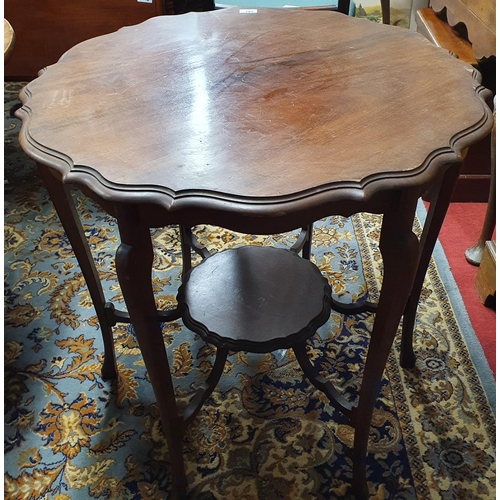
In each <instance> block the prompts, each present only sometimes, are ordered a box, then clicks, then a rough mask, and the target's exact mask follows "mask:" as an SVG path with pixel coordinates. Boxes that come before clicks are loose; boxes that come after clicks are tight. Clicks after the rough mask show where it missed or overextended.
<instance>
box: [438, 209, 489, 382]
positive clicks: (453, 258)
mask: <svg viewBox="0 0 500 500" xmlns="http://www.w3.org/2000/svg"><path fill="white" fill-rule="evenodd" d="M485 213H486V203H452V204H451V205H450V208H449V210H448V213H447V214H446V219H445V221H444V224H443V227H442V229H441V233H440V234H439V241H440V242H441V245H442V247H443V250H444V253H445V255H446V258H447V259H448V262H449V264H450V268H451V272H452V274H453V277H454V278H455V281H456V283H457V285H458V288H459V290H460V293H461V295H462V298H463V301H464V303H465V308H466V310H467V313H468V315H469V318H470V321H471V323H472V326H473V328H474V331H475V332H476V335H477V337H478V340H479V342H480V344H481V346H482V347H483V351H484V353H485V355H486V359H487V360H488V363H489V365H490V367H491V370H492V371H493V374H495V363H496V343H495V331H496V314H495V311H494V310H492V309H489V308H487V307H485V306H484V305H483V304H482V303H481V300H480V298H479V295H478V293H477V291H476V288H475V286H474V281H475V279H476V274H477V270H478V268H477V267H475V266H472V265H470V264H469V263H467V261H466V260H465V256H464V252H465V250H466V249H467V248H469V247H471V246H473V245H474V244H475V243H476V241H477V239H478V237H479V234H480V233H481V228H482V225H483V220H484V215H485ZM493 238H494V239H495V236H494V237H493Z"/></svg>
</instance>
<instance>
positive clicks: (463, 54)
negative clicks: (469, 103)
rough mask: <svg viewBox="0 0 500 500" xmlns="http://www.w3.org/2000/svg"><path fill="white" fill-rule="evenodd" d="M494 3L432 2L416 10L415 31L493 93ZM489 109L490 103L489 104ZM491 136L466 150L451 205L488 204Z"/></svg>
mask: <svg viewBox="0 0 500 500" xmlns="http://www.w3.org/2000/svg"><path fill="white" fill-rule="evenodd" d="M495 7H496V4H495V1H494V0H431V1H430V7H429V8H425V9H419V10H418V11H417V12H416V16H415V21H416V24H417V30H418V31H419V32H420V33H422V34H423V35H424V36H425V37H426V38H428V39H429V40H431V41H432V42H433V43H435V44H436V45H437V46H439V47H442V48H443V49H445V50H447V51H448V52H450V53H451V54H453V55H454V56H455V57H458V58H459V59H460V60H462V61H465V62H467V63H469V64H472V65H473V66H474V67H476V68H477V69H478V70H479V71H480V72H481V73H482V78H483V80H482V83H483V85H484V86H485V87H486V88H488V89H490V90H491V91H492V92H493V94H494V93H495V92H496V90H495V89H496V34H495V17H496V16H495V10H496V9H495ZM490 105H491V102H490ZM490 144H491V138H490V136H488V137H485V138H484V139H483V140H482V141H480V142H479V143H477V144H475V145H474V146H472V147H471V148H470V149H469V152H468V154H467V157H466V158H465V161H464V166H463V168H462V172H461V175H460V178H459V180H458V183H457V187H456V189H455V193H454V196H453V201H487V200H488V192H489V185H491V184H492V179H491V165H490Z"/></svg>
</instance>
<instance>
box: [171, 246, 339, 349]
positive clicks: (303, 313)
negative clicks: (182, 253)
mask: <svg viewBox="0 0 500 500" xmlns="http://www.w3.org/2000/svg"><path fill="white" fill-rule="evenodd" d="M331 295H332V291H331V289H330V287H329V285H328V281H327V280H326V279H325V278H323V276H322V275H321V273H320V272H319V270H318V268H317V267H316V266H315V265H314V264H312V263H311V262H310V261H309V260H307V259H302V258H300V257H299V256H297V255H295V254H294V253H292V252H289V251H287V250H283V249H278V248H271V247H258V246H245V247H240V248H236V249H234V250H225V251H223V252H219V253H217V254H215V255H212V256H210V257H209V258H208V259H206V260H205V261H204V262H203V263H202V264H200V265H199V266H196V267H195V268H194V269H191V271H189V273H187V275H186V276H185V277H184V281H183V284H182V285H181V287H180V288H179V293H178V296H177V300H178V303H179V307H180V308H181V311H182V319H183V321H184V323H185V324H186V326H187V327H188V328H189V329H191V330H193V331H195V332H196V333H198V334H199V335H200V336H201V337H202V338H203V340H205V341H206V342H208V343H210V344H213V345H215V346H217V347H227V348H228V349H230V350H231V351H249V352H272V351H275V350H277V349H288V348H290V347H293V346H294V345H295V344H298V343H300V342H304V341H305V340H307V339H308V338H309V337H311V336H312V335H314V333H315V332H316V330H317V329H318V328H319V327H320V326H321V325H323V324H324V323H325V322H326V321H327V320H328V318H329V317H330V310H331V307H330V297H331ZM283 312H286V314H282V313H283Z"/></svg>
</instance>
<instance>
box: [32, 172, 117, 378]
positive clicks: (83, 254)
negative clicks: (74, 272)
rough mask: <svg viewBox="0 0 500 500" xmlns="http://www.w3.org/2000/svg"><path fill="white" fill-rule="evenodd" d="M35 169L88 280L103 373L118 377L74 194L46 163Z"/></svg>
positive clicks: (101, 296)
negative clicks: (99, 336) (94, 311)
mask: <svg viewBox="0 0 500 500" xmlns="http://www.w3.org/2000/svg"><path fill="white" fill-rule="evenodd" d="M38 170H39V173H40V176H41V177H42V180H43V183H44V185H45V187H46V189H47V191H48V192H49V196H50V199H51V200H52V203H53V205H54V207H55V209H56V212H57V215H58V216H59V219H60V221H61V224H62V226H63V228H64V230H65V232H66V235H67V236H68V239H69V241H70V243H71V246H72V248H73V252H74V253H75V256H76V259H77V261H78V264H79V265H80V269H81V270H82V273H83V276H84V278H85V281H86V283H87V287H88V290H89V293H90V296H91V298H92V302H93V304H94V308H95V310H96V314H97V318H98V319H99V325H100V327H101V332H102V338H103V342H104V363H103V366H102V377H103V379H105V380H107V379H114V378H116V377H117V370H116V359H115V349H114V344H113V330H112V328H111V327H112V325H110V324H109V321H108V317H107V314H106V308H105V299H104V293H103V290H102V286H101V281H100V279H99V275H98V273H97V270H96V267H95V264H94V259H93V257H92V254H91V252H90V248H89V245H88V241H87V238H86V236H85V233H84V232H83V228H82V225H81V223H80V218H79V216H78V213H77V211H76V208H75V204H74V203H73V198H72V197H71V193H70V191H69V188H68V187H67V186H65V185H64V184H63V183H62V181H61V180H60V179H58V178H56V177H55V174H53V173H52V171H51V170H50V169H49V168H48V167H46V166H44V165H41V164H38Z"/></svg>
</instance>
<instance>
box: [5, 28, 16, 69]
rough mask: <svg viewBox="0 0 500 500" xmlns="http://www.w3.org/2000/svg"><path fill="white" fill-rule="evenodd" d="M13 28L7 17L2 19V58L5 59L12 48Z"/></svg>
mask: <svg viewBox="0 0 500 500" xmlns="http://www.w3.org/2000/svg"><path fill="white" fill-rule="evenodd" d="M14 40H15V34H14V29H13V28H12V26H11V25H10V23H9V21H7V19H4V20H3V59H4V61H6V60H7V59H8V58H9V56H10V54H11V53H12V49H13V48H14Z"/></svg>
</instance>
